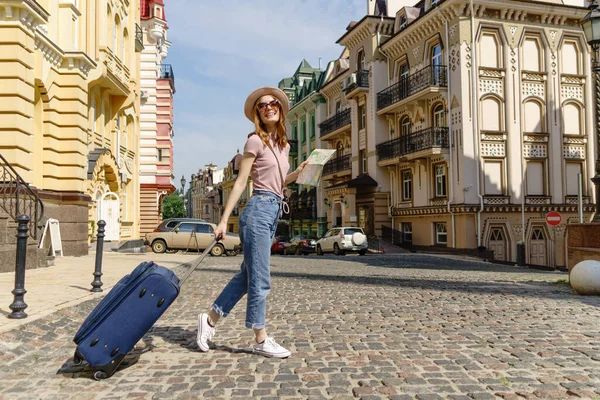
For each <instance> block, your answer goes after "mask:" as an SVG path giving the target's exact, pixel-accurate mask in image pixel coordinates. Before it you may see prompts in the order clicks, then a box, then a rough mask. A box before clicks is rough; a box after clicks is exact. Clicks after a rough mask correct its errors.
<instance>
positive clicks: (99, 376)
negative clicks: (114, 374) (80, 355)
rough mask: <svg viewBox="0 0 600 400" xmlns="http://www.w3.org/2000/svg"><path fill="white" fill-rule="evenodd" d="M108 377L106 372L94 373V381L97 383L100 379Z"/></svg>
mask: <svg viewBox="0 0 600 400" xmlns="http://www.w3.org/2000/svg"><path fill="white" fill-rule="evenodd" d="M108 377H109V375H108V374H107V373H106V372H104V371H96V372H94V379H95V380H97V381H99V380H101V379H106V378H108Z"/></svg>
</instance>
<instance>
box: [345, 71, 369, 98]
mask: <svg viewBox="0 0 600 400" xmlns="http://www.w3.org/2000/svg"><path fill="white" fill-rule="evenodd" d="M346 79H347V81H346V82H345V83H344V84H343V89H344V93H346V97H347V98H352V97H354V96H356V95H357V94H359V93H362V92H366V91H368V90H369V71H368V70H362V71H356V72H354V73H352V74H351V75H350V76H349V77H347V78H346Z"/></svg>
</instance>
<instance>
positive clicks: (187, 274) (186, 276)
mask: <svg viewBox="0 0 600 400" xmlns="http://www.w3.org/2000/svg"><path fill="white" fill-rule="evenodd" d="M221 239H223V235H219V236H218V237H217V238H216V239H215V240H213V242H212V243H211V244H210V246H208V247H207V248H206V249H205V250H204V251H203V252H202V254H201V255H200V257H198V258H197V259H196V260H194V261H193V262H192V266H191V267H190V270H189V271H187V272H186V273H185V275H184V276H183V278H181V279H180V280H179V287H182V286H183V284H184V283H185V281H187V279H188V278H189V277H190V275H192V273H193V272H194V270H195V269H196V268H198V266H199V265H200V264H201V263H202V261H204V257H206V256H207V255H208V254H209V253H210V252H211V250H212V248H213V247H215V245H216V244H217V243H218V242H219V241H220V240H221Z"/></svg>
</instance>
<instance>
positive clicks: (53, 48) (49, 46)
mask: <svg viewBox="0 0 600 400" xmlns="http://www.w3.org/2000/svg"><path fill="white" fill-rule="evenodd" d="M34 46H35V49H36V50H39V51H40V52H41V53H42V55H43V56H44V58H45V59H46V61H48V62H49V63H50V64H52V65H53V66H54V67H56V68H59V67H60V66H61V65H62V63H63V58H64V55H65V53H64V51H62V49H61V48H60V47H58V45H57V44H56V43H54V42H53V41H52V40H50V39H48V37H46V35H44V33H43V32H42V31H41V30H40V29H36V31H35V44H34Z"/></svg>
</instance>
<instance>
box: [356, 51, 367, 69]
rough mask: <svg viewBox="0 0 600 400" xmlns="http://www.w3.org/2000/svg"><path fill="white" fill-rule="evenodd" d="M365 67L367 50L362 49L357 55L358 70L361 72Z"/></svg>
mask: <svg viewBox="0 0 600 400" xmlns="http://www.w3.org/2000/svg"><path fill="white" fill-rule="evenodd" d="M365 69H366V68H365V51H364V50H363V49H360V50H359V51H358V53H357V55H356V70H357V71H359V72H360V71H364V70H365Z"/></svg>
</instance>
